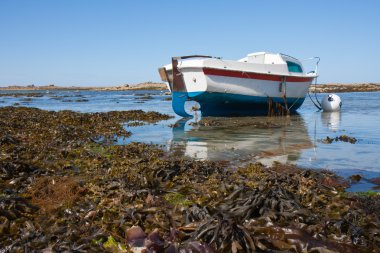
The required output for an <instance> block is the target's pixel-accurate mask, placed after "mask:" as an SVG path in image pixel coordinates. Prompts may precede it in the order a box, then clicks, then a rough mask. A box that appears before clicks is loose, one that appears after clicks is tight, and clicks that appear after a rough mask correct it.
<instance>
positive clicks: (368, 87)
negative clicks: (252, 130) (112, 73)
mask: <svg viewBox="0 0 380 253" xmlns="http://www.w3.org/2000/svg"><path fill="white" fill-rule="evenodd" d="M0 90H1V91H39V90H93V91H125V90H167V86H166V84H165V83H153V82H146V83H140V84H136V85H121V86H111V87H78V86H71V87H65V86H55V85H47V86H32V85H29V86H16V85H12V86H8V87H0ZM372 91H380V83H361V84H338V83H335V84H317V85H311V86H310V92H317V93H340V92H372Z"/></svg>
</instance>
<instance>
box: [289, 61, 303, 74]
mask: <svg viewBox="0 0 380 253" xmlns="http://www.w3.org/2000/svg"><path fill="white" fill-rule="evenodd" d="M286 64H287V65H288V70H289V72H295V73H302V72H303V71H302V68H301V66H300V65H299V64H297V63H294V62H291V61H287V62H286Z"/></svg>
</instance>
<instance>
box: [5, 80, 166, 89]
mask: <svg viewBox="0 0 380 253" xmlns="http://www.w3.org/2000/svg"><path fill="white" fill-rule="evenodd" d="M0 90H9V91H19V90H20V91H29V90H31V91H39V90H94V91H123V90H167V86H166V84H164V83H153V82H146V83H139V84H135V85H128V84H125V85H120V86H110V87H91V86H88V87H80V86H55V85H53V84H52V85H44V86H34V85H28V86H21V85H20V86H19V85H10V86H7V87H0Z"/></svg>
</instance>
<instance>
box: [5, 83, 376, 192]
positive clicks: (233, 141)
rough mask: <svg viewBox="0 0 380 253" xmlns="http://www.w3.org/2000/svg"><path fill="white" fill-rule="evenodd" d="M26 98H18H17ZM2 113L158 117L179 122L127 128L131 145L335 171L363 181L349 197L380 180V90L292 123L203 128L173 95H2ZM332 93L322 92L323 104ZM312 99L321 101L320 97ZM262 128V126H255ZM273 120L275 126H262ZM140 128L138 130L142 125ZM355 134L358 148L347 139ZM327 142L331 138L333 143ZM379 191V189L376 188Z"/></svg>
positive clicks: (307, 106)
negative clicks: (26, 110)
mask: <svg viewBox="0 0 380 253" xmlns="http://www.w3.org/2000/svg"><path fill="white" fill-rule="evenodd" d="M16 93H19V95H18V96H14V94H16ZM0 94H9V96H8V95H0V107H3V106H27V107H36V108H40V109H44V110H54V111H59V110H72V111H77V112H86V113H91V112H107V111H114V110H118V111H121V110H143V111H157V112H160V113H165V114H169V115H171V116H173V118H172V119H170V120H165V121H160V122H158V123H155V124H144V125H140V126H128V125H127V124H126V125H125V127H126V129H127V130H128V131H131V132H132V136H131V137H129V138H127V139H120V140H119V141H118V143H117V145H125V144H128V143H130V142H145V143H149V144H156V145H159V146H160V147H162V148H163V149H165V150H167V151H169V152H173V153H175V154H176V155H181V156H186V157H190V158H193V159H199V160H213V161H220V160H223V161H229V162H230V164H231V166H241V165H242V164H247V163H254V162H260V163H263V164H265V165H268V166H270V165H271V164H273V163H276V162H279V163H286V164H294V165H297V166H301V167H304V168H310V169H324V170H331V171H334V172H335V173H337V174H338V175H340V176H342V177H344V178H349V177H350V176H352V175H360V176H362V178H363V180H361V181H360V182H359V183H356V184H353V185H352V186H351V187H350V188H349V189H348V191H368V190H373V189H374V188H373V187H374V186H375V185H373V184H372V183H370V182H369V180H371V179H373V178H378V177H380V154H379V153H380V92H355V93H339V94H338V95H339V96H340V98H341V100H342V103H343V104H342V108H341V111H340V112H331V113H327V112H322V111H318V109H317V108H316V107H315V106H314V105H313V103H312V101H311V100H310V98H309V97H306V100H305V102H304V104H303V105H302V107H301V108H300V109H299V110H298V114H297V115H292V116H290V117H270V118H269V117H264V116H260V117H241V118H208V119H207V120H209V121H210V122H212V123H214V124H210V125H207V124H203V125H200V124H198V122H199V120H200V119H201V118H202V117H201V114H200V112H199V111H191V110H190V108H192V107H193V106H194V102H188V103H187V104H186V108H187V109H189V112H190V111H191V112H190V113H191V114H193V115H194V117H193V118H192V119H183V118H181V117H179V116H177V115H175V114H174V112H173V110H172V108H171V101H170V98H171V95H170V94H169V93H167V92H165V91H150V90H140V91H82V90H70V91H67V90H64V91H58V90H53V91H51V90H50V91H0ZM326 95H327V94H323V93H322V94H317V95H316V96H317V98H318V99H319V100H322V98H323V97H324V96H326ZM312 98H314V99H315V97H314V95H312ZM255 122H257V124H256V123H255ZM263 122H266V123H268V122H269V124H267V125H268V126H269V127H267V125H265V124H262V123H263ZM136 125H138V124H136ZM341 136H347V137H349V138H350V139H351V140H353V138H355V140H356V142H355V143H350V142H346V141H344V140H340V139H339V137H341ZM327 137H328V138H330V142H331V139H332V142H331V143H328V142H327V141H326V140H327ZM374 191H376V190H374Z"/></svg>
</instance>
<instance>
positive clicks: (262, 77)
mask: <svg viewBox="0 0 380 253" xmlns="http://www.w3.org/2000/svg"><path fill="white" fill-rule="evenodd" d="M203 73H204V74H205V75H213V76H228V77H237V78H247V79H257V80H267V81H278V82H281V78H282V76H278V75H269V74H261V73H253V72H243V71H236V70H225V69H212V68H203ZM286 81H287V82H311V81H313V77H296V76H286Z"/></svg>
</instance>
